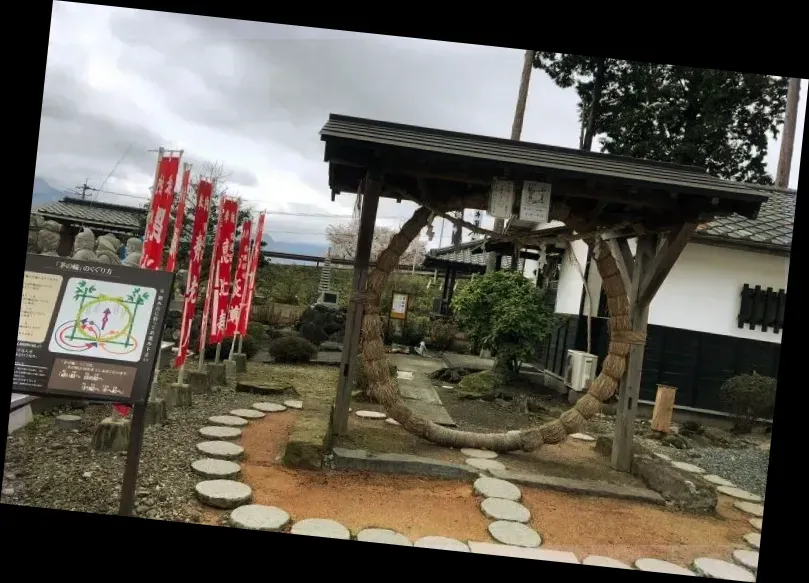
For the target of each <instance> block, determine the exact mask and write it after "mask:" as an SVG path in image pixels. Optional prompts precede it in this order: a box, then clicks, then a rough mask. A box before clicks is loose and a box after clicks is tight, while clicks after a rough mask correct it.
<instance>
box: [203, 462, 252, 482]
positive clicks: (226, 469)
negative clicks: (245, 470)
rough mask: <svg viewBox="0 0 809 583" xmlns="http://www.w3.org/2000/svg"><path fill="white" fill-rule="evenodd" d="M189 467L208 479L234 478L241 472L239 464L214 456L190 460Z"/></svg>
mask: <svg viewBox="0 0 809 583" xmlns="http://www.w3.org/2000/svg"><path fill="white" fill-rule="evenodd" d="M191 469H192V470H194V472H195V473H196V474H198V475H200V476H202V477H203V478H207V479H209V480H230V479H233V480H235V479H238V478H239V476H240V475H241V473H242V467H241V466H240V465H239V464H237V463H235V462H230V461H227V460H219V459H214V458H204V459H201V460H197V461H195V462H192V463H191Z"/></svg>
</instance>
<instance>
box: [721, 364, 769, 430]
mask: <svg viewBox="0 0 809 583" xmlns="http://www.w3.org/2000/svg"><path fill="white" fill-rule="evenodd" d="M776 384H777V381H776V379H774V378H772V377H765V376H762V375H760V374H757V373H756V372H753V374H749V375H748V374H743V375H739V376H735V377H731V378H729V379H728V380H726V381H725V382H724V383H723V384H722V387H721V388H720V389H719V396H720V398H721V400H722V403H723V404H724V405H725V407H727V409H728V412H729V413H730V414H731V416H732V418H733V431H734V432H736V433H749V432H750V431H752V429H753V427H755V425H756V422H757V420H758V419H772V415H773V409H774V408H775V389H776Z"/></svg>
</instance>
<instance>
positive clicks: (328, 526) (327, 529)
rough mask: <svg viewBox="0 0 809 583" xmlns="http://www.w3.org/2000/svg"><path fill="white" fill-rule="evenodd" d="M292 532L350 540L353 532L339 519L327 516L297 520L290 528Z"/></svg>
mask: <svg viewBox="0 0 809 583" xmlns="http://www.w3.org/2000/svg"><path fill="white" fill-rule="evenodd" d="M290 532H291V533H292V534H301V535H304V536H319V537H323V538H337V539H343V540H349V539H350V538H351V533H350V532H349V531H348V529H347V528H346V527H345V526H343V525H342V524H340V523H339V522H337V521H334V520H329V519H325V518H307V519H305V520H301V521H300V522H296V523H295V524H293V525H292V529H291V530H290Z"/></svg>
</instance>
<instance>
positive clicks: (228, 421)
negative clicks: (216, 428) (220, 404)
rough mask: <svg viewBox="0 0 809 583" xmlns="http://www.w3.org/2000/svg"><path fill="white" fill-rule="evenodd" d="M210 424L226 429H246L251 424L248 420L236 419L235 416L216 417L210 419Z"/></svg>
mask: <svg viewBox="0 0 809 583" xmlns="http://www.w3.org/2000/svg"><path fill="white" fill-rule="evenodd" d="M208 422H209V423H213V424H214V425H223V426H225V427H244V426H245V425H247V424H248V423H249V422H248V421H247V419H242V418H241V417H234V416H233V415H214V416H213V417H208Z"/></svg>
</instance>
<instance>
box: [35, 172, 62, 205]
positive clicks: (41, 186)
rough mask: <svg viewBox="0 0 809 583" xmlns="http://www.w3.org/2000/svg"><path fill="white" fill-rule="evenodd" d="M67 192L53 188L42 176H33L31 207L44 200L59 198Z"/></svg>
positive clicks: (49, 200)
mask: <svg viewBox="0 0 809 583" xmlns="http://www.w3.org/2000/svg"><path fill="white" fill-rule="evenodd" d="M67 194H68V193H67V192H65V191H63V190H59V189H57V188H54V187H53V186H51V185H50V184H48V183H47V182H46V181H45V180H44V179H42V178H34V190H33V193H32V194H31V208H32V209H35V208H36V207H38V206H39V205H41V204H45V203H46V202H51V201H54V200H60V199H61V198H64V197H65V196H66V195H67Z"/></svg>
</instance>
